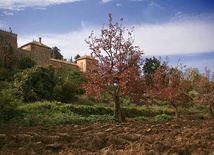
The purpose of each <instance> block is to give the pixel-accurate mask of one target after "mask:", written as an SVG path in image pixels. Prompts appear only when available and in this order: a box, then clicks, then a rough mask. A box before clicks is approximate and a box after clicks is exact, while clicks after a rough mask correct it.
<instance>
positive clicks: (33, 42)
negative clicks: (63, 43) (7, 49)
mask: <svg viewBox="0 0 214 155" xmlns="http://www.w3.org/2000/svg"><path fill="white" fill-rule="evenodd" d="M30 44H34V45H38V46H42V47H45V48H51V47H49V46H47V45H45V44H43V43H40V42H38V41H35V40H34V41H32V42H29V43H27V44H25V45H23V46H21V48H22V47H24V46H27V45H30Z"/></svg>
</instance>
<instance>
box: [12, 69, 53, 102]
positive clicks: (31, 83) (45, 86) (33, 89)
mask: <svg viewBox="0 0 214 155" xmlns="http://www.w3.org/2000/svg"><path fill="white" fill-rule="evenodd" d="M55 86H56V78H55V76H54V68H53V67H52V66H48V67H38V66H36V67H33V68H31V69H26V70H24V71H23V72H21V73H19V74H17V75H16V78H15V81H14V87H15V91H16V94H17V96H19V97H22V98H23V99H24V101H25V102H35V101H42V100H52V99H53V92H54V88H55Z"/></svg>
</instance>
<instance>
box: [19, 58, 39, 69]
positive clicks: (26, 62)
mask: <svg viewBox="0 0 214 155" xmlns="http://www.w3.org/2000/svg"><path fill="white" fill-rule="evenodd" d="M35 65H36V61H34V60H32V59H31V58H29V57H23V58H21V59H20V60H19V61H18V68H19V69H23V70H24V69H27V68H32V67H33V66H35Z"/></svg>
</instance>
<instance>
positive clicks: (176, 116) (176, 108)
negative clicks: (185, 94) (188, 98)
mask: <svg viewBox="0 0 214 155" xmlns="http://www.w3.org/2000/svg"><path fill="white" fill-rule="evenodd" d="M174 108H175V118H178V117H179V113H178V107H177V106H174Z"/></svg>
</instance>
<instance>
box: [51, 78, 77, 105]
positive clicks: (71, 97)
mask: <svg viewBox="0 0 214 155" xmlns="http://www.w3.org/2000/svg"><path fill="white" fill-rule="evenodd" d="M76 95H77V89H76V87H75V85H73V84H72V83H70V82H66V81H65V82H63V83H62V84H59V85H57V86H56V87H55V89H54V95H53V96H54V99H55V100H56V101H59V102H63V103H71V102H74V101H76V100H77V97H76Z"/></svg>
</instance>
